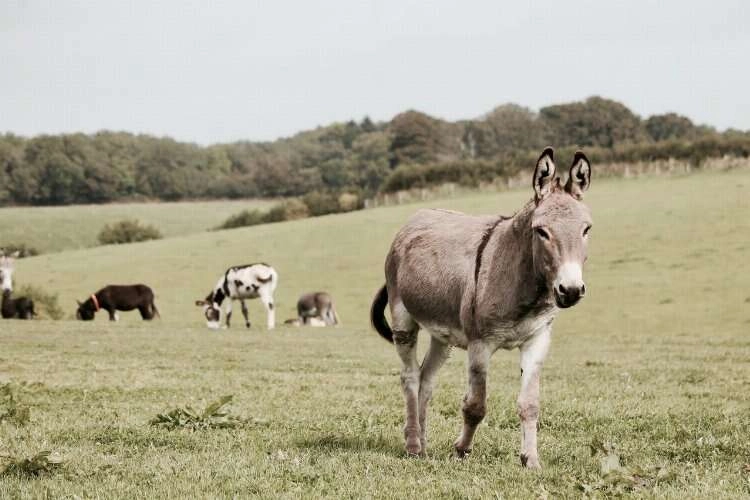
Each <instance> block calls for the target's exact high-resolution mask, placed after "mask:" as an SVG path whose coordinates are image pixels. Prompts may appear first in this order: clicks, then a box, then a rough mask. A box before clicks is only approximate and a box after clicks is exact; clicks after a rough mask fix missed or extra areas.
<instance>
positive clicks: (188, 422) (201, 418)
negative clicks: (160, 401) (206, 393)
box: [149, 395, 246, 431]
mask: <svg viewBox="0 0 750 500" xmlns="http://www.w3.org/2000/svg"><path fill="white" fill-rule="evenodd" d="M232 398H233V396H232V395H229V396H222V397H221V398H219V399H217V400H216V401H214V402H213V403H211V404H209V405H208V406H206V408H205V409H204V410H203V411H202V412H198V411H196V410H194V409H193V408H192V407H190V406H185V407H184V408H175V409H174V410H172V411H170V412H168V413H160V414H158V415H156V417H154V418H152V419H151V420H150V421H149V424H151V425H154V426H157V427H162V428H165V429H168V430H170V431H171V430H174V429H188V430H191V431H196V430H205V429H233V428H235V427H239V426H241V425H243V424H244V423H245V422H246V421H245V420H244V419H242V418H240V417H237V416H235V415H231V414H230V412H231V410H230V409H229V408H225V407H226V405H227V404H229V402H231V401H232Z"/></svg>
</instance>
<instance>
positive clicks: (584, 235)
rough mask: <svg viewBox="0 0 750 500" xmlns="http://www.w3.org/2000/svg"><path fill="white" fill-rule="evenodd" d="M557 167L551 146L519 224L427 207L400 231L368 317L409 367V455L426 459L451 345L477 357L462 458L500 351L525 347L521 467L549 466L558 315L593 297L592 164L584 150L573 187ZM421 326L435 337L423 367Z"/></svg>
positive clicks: (471, 361) (516, 218)
mask: <svg viewBox="0 0 750 500" xmlns="http://www.w3.org/2000/svg"><path fill="white" fill-rule="evenodd" d="M555 171H556V169H555V163H554V161H553V150H552V148H547V149H545V150H544V151H543V152H542V154H541V156H540V157H539V159H538V161H537V164H536V169H535V171H534V176H533V187H534V198H533V199H532V200H531V201H529V202H528V203H527V204H526V205H525V206H524V207H523V208H522V209H521V210H519V211H518V212H517V213H516V214H515V215H513V216H512V217H503V216H479V217H473V216H469V215H464V214H461V213H459V212H452V211H446V210H420V211H419V212H417V213H416V214H415V215H414V216H413V217H412V218H411V219H410V220H409V221H408V222H407V224H406V225H405V226H404V227H403V228H402V229H401V230H400V231H399V232H398V233H397V234H396V237H395V240H394V241H393V244H392V246H391V249H390V252H389V253H388V256H387V258H386V262H385V277H386V284H385V286H384V287H382V288H381V289H380V290H379V291H378V293H377V294H376V296H375V299H374V301H373V303H372V309H371V312H370V319H371V321H372V324H373V326H374V328H375V329H376V330H377V331H378V333H379V334H380V335H381V336H383V337H384V338H385V339H386V340H389V341H391V342H393V343H394V344H395V347H396V351H397V352H398V355H399V357H400V358H401V361H402V363H403V369H402V371H401V386H402V389H403V393H404V398H405V400H406V425H405V427H404V435H405V441H406V451H407V453H409V454H410V455H424V454H425V452H426V447H427V440H426V423H427V407H428V404H429V402H430V400H431V398H432V391H433V387H434V383H435V375H436V373H437V371H438V369H439V368H440V367H441V366H442V365H443V363H444V362H445V360H446V359H447V358H448V356H449V354H450V350H451V347H452V346H458V347H460V348H462V349H466V350H467V351H468V382H469V383H468V391H467V393H466V395H465V397H464V400H463V405H462V412H463V421H464V423H463V431H462V432H461V434H460V436H459V437H458V439H457V440H456V441H455V443H454V445H453V446H454V450H455V454H456V456H457V457H459V458H464V457H466V456H467V455H468V454H469V453H470V452H471V446H472V439H473V437H474V432H475V431H476V429H477V426H478V425H479V423H480V422H481V421H482V419H483V418H484V416H485V410H486V399H487V389H486V385H487V369H488V366H489V361H490V357H491V356H492V354H493V353H494V352H495V351H496V350H498V349H501V348H502V349H506V350H510V349H514V348H519V350H520V354H521V363H520V364H521V391H520V395H519V397H518V408H517V409H518V415H519V417H520V420H521V453H520V458H521V464H522V465H523V466H525V467H528V468H540V463H539V456H538V453H537V421H538V418H539V378H540V372H541V368H542V363H543V361H544V359H545V357H546V355H547V350H548V348H549V344H550V337H551V326H552V321H553V319H554V318H555V315H556V314H557V312H558V310H559V309H564V308H567V307H571V306H573V305H575V304H576V303H577V302H578V301H579V300H580V299H581V298H582V297H583V296H584V295H585V293H586V287H585V285H584V282H583V264H584V262H585V261H586V254H587V246H588V238H589V230H590V229H591V224H592V222H591V215H590V212H589V209H588V208H587V207H586V205H584V204H583V203H582V201H581V200H582V197H583V192H584V191H586V190H587V189H588V187H589V185H590V184H591V166H590V164H589V161H588V159H587V158H586V156H585V155H584V154H583V153H582V152H580V151H579V152H576V154H575V157H574V158H573V164H572V166H571V168H570V173H569V176H568V179H567V182H566V183H565V185H564V187H563V186H562V184H561V182H560V179H559V178H556V177H555ZM386 305H388V306H389V307H390V313H391V321H392V323H393V327H392V328H391V327H390V326H389V325H388V323H387V321H386V320H385V315H384V312H385V307H386ZM420 328H425V329H427V330H428V331H429V333H430V335H431V339H430V346H429V349H428V350H427V353H426V355H425V357H424V360H423V361H422V365H421V366H420V365H419V364H418V362H417V332H418V331H419V329H420Z"/></svg>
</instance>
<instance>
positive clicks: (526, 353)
mask: <svg viewBox="0 0 750 500" xmlns="http://www.w3.org/2000/svg"><path fill="white" fill-rule="evenodd" d="M550 337H551V330H550V329H549V328H546V329H545V330H543V331H541V332H539V333H538V334H537V335H535V336H534V337H532V338H531V339H529V340H527V341H526V343H524V344H523V345H522V346H521V393H520V394H519V395H518V416H519V417H520V418H521V464H523V466H524V467H528V468H530V469H539V468H541V464H540V463H539V455H538V453H537V449H536V426H537V422H538V420H539V377H540V375H541V371H542V363H543V362H544V358H545V357H546V356H547V351H548V350H549V343H550Z"/></svg>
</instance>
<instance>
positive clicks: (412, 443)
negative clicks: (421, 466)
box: [391, 301, 422, 455]
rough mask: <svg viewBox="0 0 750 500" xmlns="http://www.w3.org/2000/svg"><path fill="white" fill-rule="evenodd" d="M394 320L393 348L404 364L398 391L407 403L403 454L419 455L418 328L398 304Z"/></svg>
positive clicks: (420, 448) (392, 305)
mask: <svg viewBox="0 0 750 500" xmlns="http://www.w3.org/2000/svg"><path fill="white" fill-rule="evenodd" d="M391 318H392V319H393V343H394V344H395V345H396V352H398V355H399V357H400V358H401V363H402V364H403V366H402V368H401V389H402V390H403V392H404V400H405V402H406V423H405V425H404V437H405V439H406V452H407V453H408V454H409V455H420V454H421V453H422V443H421V440H420V436H421V429H420V427H419V399H418V396H419V377H420V370H419V363H417V334H418V332H419V325H417V323H416V322H415V321H414V319H413V318H412V317H411V315H410V314H409V313H408V311H407V310H406V308H405V307H404V305H403V303H401V302H400V301H398V302H394V303H392V304H391Z"/></svg>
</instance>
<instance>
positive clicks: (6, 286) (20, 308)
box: [0, 252, 36, 319]
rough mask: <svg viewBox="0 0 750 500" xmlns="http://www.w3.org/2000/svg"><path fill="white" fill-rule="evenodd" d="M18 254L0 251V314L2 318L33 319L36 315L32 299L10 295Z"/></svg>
mask: <svg viewBox="0 0 750 500" xmlns="http://www.w3.org/2000/svg"><path fill="white" fill-rule="evenodd" d="M18 256H19V252H13V253H12V254H10V255H5V254H4V253H3V252H0V288H2V292H3V299H2V305H1V306H0V315H1V316H2V317H3V318H4V319H10V318H18V319H33V317H34V316H36V312H34V301H32V300H31V299H30V298H28V297H19V298H17V299H14V298H12V297H11V295H12V294H13V270H14V267H13V264H14V261H15V259H16V258H17V257H18Z"/></svg>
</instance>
